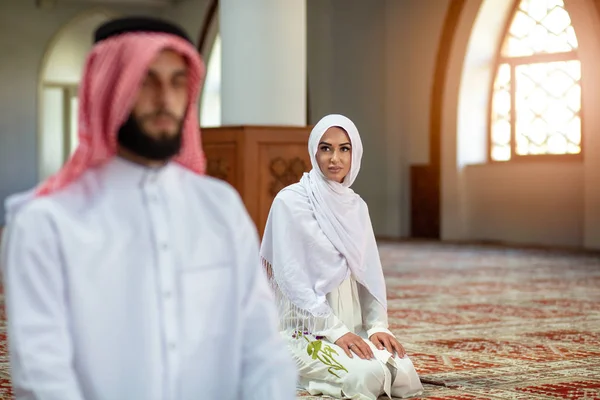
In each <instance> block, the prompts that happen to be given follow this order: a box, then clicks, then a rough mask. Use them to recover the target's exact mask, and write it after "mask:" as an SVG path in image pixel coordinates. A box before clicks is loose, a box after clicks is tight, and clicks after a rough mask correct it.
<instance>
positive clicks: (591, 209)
mask: <svg viewBox="0 0 600 400" xmlns="http://www.w3.org/2000/svg"><path fill="white" fill-rule="evenodd" d="M566 4H567V8H568V10H569V12H570V13H571V19H572V21H573V25H574V27H575V30H576V34H577V35H578V39H579V44H580V54H581V59H582V63H583V68H582V74H583V77H582V82H583V85H584V86H583V96H584V98H583V101H584V108H585V110H589V109H593V108H594V105H595V104H598V103H599V102H600V95H599V94H598V93H599V91H600V79H599V78H598V76H597V75H598V74H597V73H596V72H595V71H597V70H598V68H600V57H599V53H598V51H597V49H598V48H600V33H599V26H600V24H599V21H598V15H597V13H596V10H595V8H594V7H593V4H592V1H591V0H590V1H588V0H571V1H568V0H567V1H566ZM507 9H508V7H506V2H505V1H504V0H484V1H481V0H467V2H466V6H465V10H464V11H463V14H462V15H461V21H460V24H459V27H458V30H457V35H456V37H455V41H454V43H453V44H452V56H451V60H450V63H449V65H448V76H447V81H446V85H445V95H444V116H443V122H442V126H443V129H442V191H443V193H442V238H443V239H452V240H480V239H489V240H498V241H503V242H509V243H526V244H542V245H559V246H569V247H587V248H596V249H598V248H600V230H599V229H598V226H599V225H600V214H599V212H598V210H599V209H600V194H599V189H598V185H597V182H598V178H599V173H598V169H599V162H598V159H599V158H600V146H599V142H600V138H599V137H598V135H597V134H596V133H597V132H599V131H600V116H598V115H595V114H594V113H590V112H589V111H585V110H584V113H585V115H584V126H583V130H584V135H585V138H584V146H585V160H584V161H583V162H554V163H548V162H544V163H536V162H531V163H518V164H514V163H513V164H510V163H509V164H497V165H491V164H487V165H486V164H482V165H472V164H471V162H472V160H473V159H476V158H477V157H473V156H472V154H469V152H471V153H473V151H472V150H473V149H472V148H471V149H469V146H471V147H472V144H473V143H481V140H482V139H483V140H484V139H485V135H486V132H487V119H481V118H479V119H478V118H477V116H481V115H485V113H486V112H487V102H485V101H483V102H482V101H480V100H481V99H485V98H489V97H488V96H489V89H490V79H491V78H492V77H493V74H491V73H490V72H491V70H490V66H491V64H490V62H489V60H487V59H486V58H485V57H483V58H482V57H475V56H473V54H471V53H470V51H471V50H473V49H477V48H482V46H483V47H485V43H486V41H487V44H488V46H494V45H495V43H497V40H498V39H499V38H498V37H494V36H493V35H489V32H490V31H494V30H496V31H500V30H501V29H498V28H499V27H501V26H502V25H503V24H504V21H505V20H506V18H507V17H508V15H507V14H506V10H507ZM503 12H504V14H503ZM478 18H479V19H478ZM494 28H496V29H494ZM479 29H481V30H479ZM484 31H485V32H487V33H488V34H487V35H486V34H485V33H484ZM476 54H479V55H480V54H481V52H480V53H476ZM478 99H479V101H478ZM473 116H475V117H473ZM483 150H484V151H485V149H483Z"/></svg>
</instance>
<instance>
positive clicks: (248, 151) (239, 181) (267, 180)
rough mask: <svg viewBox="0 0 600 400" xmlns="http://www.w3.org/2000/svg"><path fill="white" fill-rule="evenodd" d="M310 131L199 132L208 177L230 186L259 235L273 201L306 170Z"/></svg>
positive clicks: (247, 129)
mask: <svg viewBox="0 0 600 400" xmlns="http://www.w3.org/2000/svg"><path fill="white" fill-rule="evenodd" d="M310 129H311V128H310V127H281V126H279V127H278V126H238V127H221V128H208V129H202V145H203V147H204V152H205V154H206V158H207V172H208V174H209V175H211V176H214V177H216V178H219V179H223V180H225V181H227V182H229V183H230V184H231V185H233V186H234V187H235V188H236V189H237V190H238V192H239V193H240V195H241V196H242V199H243V201H244V205H245V206H246V209H247V210H248V213H249V214H250V217H251V218H252V220H253V221H254V223H255V224H256V227H257V229H258V231H259V233H260V234H261V235H262V233H263V230H264V226H265V224H266V220H267V216H268V214H269V210H270V208H271V204H272V202H273V198H274V197H275V195H276V194H277V192H278V191H279V190H281V189H282V188H283V187H285V186H287V185H290V184H292V183H295V182H298V180H300V177H301V176H302V173H303V172H305V171H308V170H309V169H310V158H309V156H308V150H307V145H308V136H309V133H310Z"/></svg>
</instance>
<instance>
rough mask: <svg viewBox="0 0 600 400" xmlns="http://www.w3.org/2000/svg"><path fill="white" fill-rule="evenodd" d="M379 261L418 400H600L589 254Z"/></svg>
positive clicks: (598, 264) (385, 256)
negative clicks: (418, 387)
mask: <svg viewBox="0 0 600 400" xmlns="http://www.w3.org/2000/svg"><path fill="white" fill-rule="evenodd" d="M381 256H382V261H383V264H384V269H385V274H386V280H387V284H388V297H389V309H390V324H391V329H392V331H393V332H394V333H395V334H397V335H398V337H399V339H400V341H401V343H403V344H404V346H405V347H406V349H407V351H408V353H409V356H410V357H411V358H412V360H413V362H414V364H415V366H416V368H417V370H418V371H419V374H420V376H421V378H422V380H423V381H424V382H428V384H427V383H426V384H425V388H426V392H425V394H424V395H423V397H421V398H427V399H435V400H442V399H443V400H489V399H586V400H592V399H600V256H598V255H597V254H596V255H593V254H587V255H585V254H574V253H566V252H558V251H541V250H524V249H522V250H514V249H513V250H510V249H501V248H493V247H489V246H488V247H485V246H481V247H475V246H469V247H465V246H453V245H440V244H426V243H405V244H383V245H382V246H381ZM298 399H301V400H309V399H320V397H312V396H310V395H308V394H307V393H299V397H298Z"/></svg>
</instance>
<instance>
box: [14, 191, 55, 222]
mask: <svg viewBox="0 0 600 400" xmlns="http://www.w3.org/2000/svg"><path fill="white" fill-rule="evenodd" d="M4 208H5V213H6V216H5V220H6V225H7V226H9V225H21V226H22V225H24V226H28V225H30V224H34V225H35V226H37V228H41V227H42V225H43V224H45V223H48V221H50V220H51V219H52V215H53V214H54V211H53V210H54V209H55V205H54V201H53V199H52V198H51V197H50V196H43V197H35V195H34V192H33V191H28V192H24V193H17V194H14V195H11V196H9V197H7V198H6V200H5V201H4ZM32 228H33V227H32Z"/></svg>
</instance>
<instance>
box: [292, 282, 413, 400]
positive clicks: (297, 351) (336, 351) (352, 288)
mask: <svg viewBox="0 0 600 400" xmlns="http://www.w3.org/2000/svg"><path fill="white" fill-rule="evenodd" d="M327 301H328V303H329V305H330V306H331V308H332V309H333V312H334V315H332V316H331V317H330V318H328V319H327V320H323V319H321V320H320V321H319V322H318V323H317V328H316V331H319V332H320V333H319V334H318V335H313V334H311V333H309V332H307V331H304V332H296V331H294V330H293V329H290V330H287V331H283V332H282V335H283V336H284V337H285V339H286V341H287V343H288V348H289V349H290V350H291V352H292V354H293V357H294V360H295V361H296V365H297V367H298V372H299V382H298V383H299V387H300V388H301V389H304V390H307V391H308V392H309V393H310V394H312V395H320V394H323V395H328V396H331V397H334V398H347V399H354V400H374V399H377V398H378V397H379V396H381V395H384V394H385V395H387V396H390V397H392V396H393V397H411V396H416V395H419V394H421V393H422V391H423V386H422V385H421V382H420V380H419V377H418V375H417V372H416V371H415V368H414V366H413V363H412V361H411V360H410V358H409V357H408V356H404V358H398V356H397V355H396V356H395V357H392V355H391V354H390V353H389V352H388V351H387V350H379V349H377V347H375V345H374V344H373V343H372V342H371V341H370V340H368V337H370V336H371V335H373V334H374V333H377V332H386V333H389V334H390V335H393V334H392V333H391V332H390V331H389V330H388V329H387V326H388V324H387V314H386V312H385V309H384V308H383V307H382V306H381V305H380V304H379V303H378V302H377V301H376V300H375V298H374V297H373V296H371V295H370V293H369V292H368V291H367V290H366V289H364V288H363V287H362V286H361V285H359V284H357V283H356V281H355V280H354V278H352V277H350V278H348V279H346V280H345V281H344V282H343V283H342V284H341V285H340V286H339V287H338V289H337V290H334V291H333V292H331V293H330V294H329V295H327ZM361 305H362V307H361ZM284 318H285V319H288V318H289V319H293V318H294V310H292V309H291V308H290V309H288V312H287V314H285V317H284ZM348 332H353V333H355V334H357V335H359V336H361V337H362V338H363V339H364V340H365V342H366V343H368V344H369V345H370V347H371V349H372V351H373V354H374V355H375V359H372V360H363V359H361V358H359V357H358V356H356V355H355V354H353V358H349V357H348V356H347V355H346V353H345V352H344V350H342V348H340V347H339V346H337V345H335V344H333V343H334V342H335V341H336V340H338V339H339V338H340V337H342V336H343V335H345V334H346V333H348Z"/></svg>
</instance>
